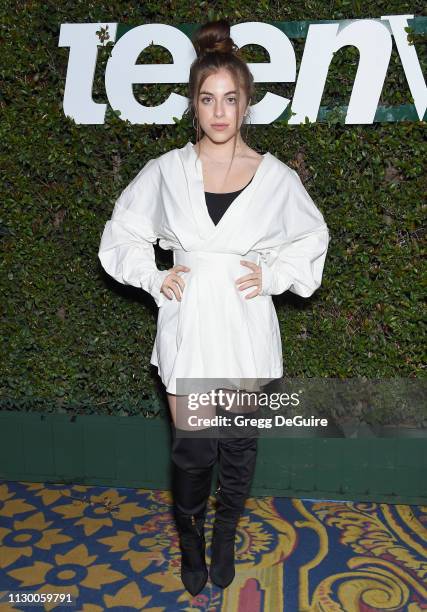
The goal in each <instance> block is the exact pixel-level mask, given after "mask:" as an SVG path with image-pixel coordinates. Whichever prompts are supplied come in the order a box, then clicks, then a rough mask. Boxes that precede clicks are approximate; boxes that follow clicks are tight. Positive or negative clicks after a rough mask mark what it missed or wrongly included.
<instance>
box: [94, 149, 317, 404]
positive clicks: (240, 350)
mask: <svg viewBox="0 0 427 612" xmlns="http://www.w3.org/2000/svg"><path fill="white" fill-rule="evenodd" d="M204 191H205V190H204V185H203V174H202V166H201V161H200V159H197V153H196V151H195V149H194V147H193V144H192V143H191V142H188V143H187V144H186V145H185V146H184V147H182V148H177V149H173V150H171V151H169V152H167V153H165V154H163V155H161V156H159V157H158V158H155V159H151V160H150V161H149V162H148V163H146V164H145V166H144V167H143V168H142V169H141V170H140V171H139V172H138V174H137V175H136V176H135V178H134V179H133V180H132V181H131V182H130V183H129V185H128V186H127V187H126V188H125V189H124V190H123V192H122V193H121V195H120V196H119V198H118V199H117V201H116V203H115V206H114V210H113V213H112V216H111V219H110V220H109V221H107V223H106V225H105V228H104V231H103V234H102V238H101V243H100V247H99V253H98V257H99V259H100V261H101V264H102V266H103V268H104V269H105V270H106V271H107V272H108V274H110V275H111V276H112V277H113V278H115V279H116V280H117V281H118V282H120V283H123V284H125V285H133V286H135V287H141V288H142V289H144V290H145V291H147V292H149V293H150V294H151V295H152V296H153V298H154V300H155V302H156V304H157V306H158V316H157V334H156V339H155V342H154V346H153V350H152V354H151V363H152V364H153V365H155V366H157V368H158V373H159V376H160V377H161V380H162V382H163V383H164V385H165V387H166V391H167V392H168V393H172V394H178V395H181V394H185V393H188V392H192V391H196V390H200V387H199V386H198V385H195V384H194V381H196V380H198V381H203V384H202V390H207V389H210V388H212V389H215V388H218V385H217V384H211V385H210V382H211V381H214V380H215V379H216V380H218V379H219V380H221V381H224V380H225V381H230V383H231V387H233V384H234V388H236V387H237V388H245V384H244V382H243V384H242V382H241V381H242V380H243V381H246V380H249V379H251V380H261V379H263V382H264V383H265V381H269V380H272V379H277V378H281V377H282V376H283V357H282V342H281V337H280V330H279V324H278V320H277V315H276V310H275V307H274V304H273V301H272V297H271V296H272V295H276V294H280V293H282V292H284V291H286V290H289V291H292V292H293V293H296V294H298V295H300V296H303V297H309V296H311V295H312V294H313V292H314V291H315V290H316V289H317V288H318V287H319V286H320V284H321V280H322V274H323V268H324V263H325V258H326V253H327V249H328V244H329V231H328V228H327V226H326V223H325V220H324V218H323V216H322V214H321V212H320V211H319V210H318V208H317V207H316V206H315V204H314V203H313V200H312V199H311V197H310V196H309V194H308V193H307V191H306V190H305V188H304V186H303V184H302V182H301V180H300V178H299V176H298V174H297V173H296V172H295V170H293V169H292V168H290V167H289V166H287V165H286V164H285V163H283V162H282V161H280V160H279V159H278V158H277V157H275V156H274V155H272V154H270V153H266V154H265V155H264V156H263V159H262V161H261V162H260V164H259V166H258V168H257V170H256V173H255V175H254V177H253V180H252V181H251V182H250V183H249V185H248V186H247V187H246V188H245V189H244V190H243V191H242V192H241V193H240V194H239V195H238V196H237V197H236V198H235V199H234V200H233V202H232V203H231V205H230V206H229V208H228V209H227V210H226V212H225V213H224V215H223V216H222V218H221V219H220V221H219V223H218V224H217V225H215V224H214V222H213V221H212V219H211V217H210V215H209V212H208V209H207V206H206V201H205V193H204ZM157 239H159V245H160V247H161V248H163V249H171V250H172V251H173V260H174V264H183V265H185V266H188V267H189V268H190V271H189V272H179V275H180V276H181V277H182V278H183V279H184V282H185V288H184V291H183V294H182V299H181V302H179V301H178V300H177V299H176V298H175V296H173V298H172V299H171V300H170V299H168V298H167V297H166V296H165V295H164V294H163V293H161V292H160V288H161V285H162V283H163V281H164V279H165V277H166V275H167V274H168V273H169V272H168V270H159V269H158V268H157V266H156V262H155V257H154V247H153V245H154V243H155V242H156V241H157ZM240 260H246V261H248V260H249V261H253V262H255V263H256V264H258V265H260V266H261V271H262V291H261V294H259V295H257V296H255V297H253V298H249V299H245V295H247V294H249V293H251V292H252V291H254V289H255V287H253V286H252V287H249V288H247V289H244V290H242V291H239V289H238V286H237V285H235V281H236V280H237V279H238V278H240V277H241V276H244V275H246V274H249V273H250V272H251V270H250V268H248V267H246V266H243V265H241V263H240ZM177 381H179V384H177ZM205 381H207V384H206V382H205ZM239 381H240V382H239ZM196 387H197V388H196ZM255 387H256V385H255ZM227 388H229V387H227ZM248 388H249V386H248Z"/></svg>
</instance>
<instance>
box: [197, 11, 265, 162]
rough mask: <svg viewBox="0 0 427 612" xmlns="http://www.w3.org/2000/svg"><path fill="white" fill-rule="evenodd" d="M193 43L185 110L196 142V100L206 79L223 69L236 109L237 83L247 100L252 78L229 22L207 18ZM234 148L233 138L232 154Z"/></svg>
mask: <svg viewBox="0 0 427 612" xmlns="http://www.w3.org/2000/svg"><path fill="white" fill-rule="evenodd" d="M193 45H194V48H195V50H196V53H197V58H196V59H195V60H194V61H193V63H192V64H191V67H190V76H189V81H188V90H189V99H190V103H189V107H188V109H187V112H189V113H190V115H191V116H192V120H193V122H194V118H196V122H197V123H196V126H197V133H196V144H197V142H198V141H199V140H200V138H201V136H202V132H203V130H202V129H201V127H200V124H199V119H198V116H197V103H198V100H199V95H200V89H201V86H202V84H203V82H204V81H205V79H206V78H207V77H208V76H210V75H211V74H214V73H215V72H217V71H218V70H219V69H221V68H226V69H227V70H228V71H229V72H230V74H231V78H232V80H233V83H234V88H235V90H236V98H237V104H236V108H237V109H239V103H240V91H239V85H240V86H241V87H242V89H243V91H244V92H245V95H246V100H247V102H249V101H250V100H251V98H252V97H253V95H254V79H253V76H252V74H251V72H250V70H249V68H248V66H247V64H246V62H245V61H244V60H243V59H242V57H241V55H240V50H239V48H238V47H237V46H236V45H235V44H234V42H233V39H232V38H231V37H230V24H229V23H228V21H227V20H225V19H220V20H218V21H209V22H208V23H205V24H204V25H202V26H201V27H200V28H199V29H198V30H197V32H196V33H195V35H194V37H193ZM238 112H239V111H238V110H237V113H236V126H235V127H236V131H237V125H238V119H239V118H238ZM235 151H236V138H235V139H234V148H233V157H232V160H233V158H234V153H235Z"/></svg>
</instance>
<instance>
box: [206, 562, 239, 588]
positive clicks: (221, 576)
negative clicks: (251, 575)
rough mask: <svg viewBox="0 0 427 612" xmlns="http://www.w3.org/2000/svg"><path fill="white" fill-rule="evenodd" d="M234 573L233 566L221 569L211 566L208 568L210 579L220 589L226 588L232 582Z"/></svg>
mask: <svg viewBox="0 0 427 612" xmlns="http://www.w3.org/2000/svg"><path fill="white" fill-rule="evenodd" d="M235 574H236V573H235V570H234V567H230V568H222V571H218V570H217V569H216V568H215V567H212V566H211V567H210V569H209V576H210V579H211V581H212V582H213V583H214V584H216V586H219V587H221V588H222V589H225V588H227V587H228V586H229V585H230V584H231V583H232V582H233V580H234V576H235Z"/></svg>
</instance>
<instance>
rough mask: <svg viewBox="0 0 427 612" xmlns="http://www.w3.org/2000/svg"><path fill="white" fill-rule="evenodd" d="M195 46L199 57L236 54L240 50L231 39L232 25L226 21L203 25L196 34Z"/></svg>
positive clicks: (221, 20)
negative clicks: (214, 54)
mask: <svg viewBox="0 0 427 612" xmlns="http://www.w3.org/2000/svg"><path fill="white" fill-rule="evenodd" d="M193 44H194V48H195V50H196V53H197V56H198V57H200V56H201V55H204V54H205V53H215V52H217V53H234V52H235V51H237V50H238V47H237V46H236V45H235V44H234V42H233V39H232V38H231V37H230V24H229V23H228V21H227V20H226V19H220V20H218V21H209V22H208V23H205V24H204V25H202V26H201V27H200V28H199V29H198V30H197V32H196V35H195V37H194V39H193Z"/></svg>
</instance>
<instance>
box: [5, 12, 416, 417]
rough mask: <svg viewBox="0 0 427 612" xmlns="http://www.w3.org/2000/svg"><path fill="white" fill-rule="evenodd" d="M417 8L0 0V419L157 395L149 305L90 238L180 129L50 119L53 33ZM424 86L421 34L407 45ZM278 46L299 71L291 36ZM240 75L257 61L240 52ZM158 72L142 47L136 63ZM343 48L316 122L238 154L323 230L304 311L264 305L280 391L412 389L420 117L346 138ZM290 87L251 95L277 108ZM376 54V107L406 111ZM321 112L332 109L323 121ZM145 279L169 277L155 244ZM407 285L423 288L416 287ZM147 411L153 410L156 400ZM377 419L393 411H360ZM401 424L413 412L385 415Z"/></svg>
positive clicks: (395, 71) (263, 133) (294, 302)
mask: <svg viewBox="0 0 427 612" xmlns="http://www.w3.org/2000/svg"><path fill="white" fill-rule="evenodd" d="M423 7H424V3H422V2H420V1H414V2H403V1H398V0H389V1H387V2H385V1H379V2H376V3H375V4H372V3H370V2H369V3H368V2H366V1H357V0H354V1H350V0H340V1H336V2H320V1H311V0H310V1H308V0H306V1H303V2H299V3H297V2H291V3H271V2H266V1H264V0H256V1H252V0H247V1H246V2H244V3H242V2H235V1H233V0H228V1H227V2H216V3H215V12H214V11H213V10H212V9H210V10H209V12H208V8H209V4H208V3H207V2H191V3H190V2H173V1H169V2H167V1H164V0H163V1H162V2H160V1H159V2H143V3H136V2H121V1H117V2H114V3H112V4H111V3H108V4H107V3H105V2H97V1H93V2H82V1H81V0H76V1H75V2H73V3H59V4H58V3H54V2H52V1H48V2H39V1H31V0H28V1H24V0H17V1H16V2H13V3H8V2H6V3H3V4H2V8H1V9H0V11H1V23H2V26H1V28H2V65H1V68H0V70H1V79H2V87H1V93H0V106H1V111H2V121H1V124H0V132H1V134H0V136H1V142H2V147H1V164H0V167H1V186H2V209H1V215H0V236H1V244H2V257H1V277H0V283H1V292H2V296H3V298H2V301H1V302H2V304H1V307H2V312H1V320H2V329H1V343H2V349H1V354H2V365H1V389H0V406H1V408H2V409H4V410H12V409H13V410H36V411H48V412H74V413H79V414H90V413H99V414H101V413H102V414H125V413H129V414H147V413H148V414H149V415H155V414H156V411H157V410H158V408H159V406H160V407H161V406H162V404H161V400H162V398H163V396H164V391H163V389H164V388H163V385H162V384H161V381H160V379H159V378H158V376H157V373H156V372H157V370H156V368H154V367H153V366H151V365H150V364H149V360H150V355H151V350H152V346H153V342H154V337H155V332H156V316H157V306H156V305H155V303H154V300H153V299H152V298H151V296H150V295H148V294H146V293H144V292H143V291H142V290H138V289H136V288H133V287H129V286H123V285H120V284H119V283H117V282H115V281H114V280H113V279H111V278H110V277H109V276H108V275H107V274H106V273H105V272H104V271H103V269H102V267H101V265H100V262H99V260H98V257H97V252H98V247H99V242H100V237H101V234H102V231H103V228H104V225H105V223H106V221H107V220H108V219H109V217H110V215H111V212H112V210H113V206H114V202H115V200H116V198H117V197H118V195H119V194H120V192H121V191H122V189H124V187H125V186H126V185H127V184H128V183H129V182H130V180H131V179H132V178H133V177H134V176H135V175H136V174H137V172H138V171H139V170H140V169H141V167H142V166H143V165H144V164H145V163H146V162H147V161H148V160H149V159H151V158H152V157H157V156H159V155H161V154H162V153H164V152H166V151H168V150H170V149H172V148H174V147H181V146H183V145H184V144H185V143H186V142H188V140H192V141H193V142H195V140H194V129H193V127H192V125H191V124H190V122H189V120H188V119H187V118H185V117H184V118H183V119H180V120H178V119H177V120H176V123H175V124H174V125H165V126H163V125H132V124H130V123H129V122H125V121H122V120H121V119H120V117H119V115H117V114H116V113H115V112H114V111H113V110H112V109H111V108H110V107H108V112H107V116H106V120H105V124H104V125H77V124H76V123H75V122H74V121H73V120H72V119H70V118H67V117H65V115H64V111H63V106H62V104H63V95H64V84H65V76H66V70H67V62H68V55H69V49H68V48H65V47H58V40H59V31H60V25H61V23H78V22H87V23H93V22H98V21H99V22H108V21H117V22H118V23H120V24H123V25H124V26H128V27H129V26H135V25H140V24H143V23H166V24H171V25H175V26H179V27H182V26H184V24H185V27H187V31H188V32H189V33H190V32H191V31H192V30H194V28H196V27H197V26H198V24H200V23H203V22H204V21H206V19H217V18H222V17H225V18H227V19H229V21H230V22H231V24H232V25H233V24H235V23H239V22H244V21H264V22H274V21H305V20H313V21H317V20H321V19H325V20H342V19H358V18H367V17H370V18H380V17H381V15H393V14H408V13H409V14H414V15H415V16H417V17H418V16H422V14H423V13H422V10H423ZM408 35H409V36H411V37H412V41H413V43H414V44H415V46H416V50H417V54H418V57H419V60H420V62H421V67H422V69H423V71H424V72H425V66H426V53H425V37H424V35H423V34H420V33H416V32H409V34H408ZM292 44H293V46H294V48H295V52H296V56H297V71H298V69H299V65H300V61H301V57H302V53H303V49H304V44H305V38H304V37H301V38H294V39H292ZM244 51H245V58H246V59H247V60H248V61H251V62H262V61H268V56H267V55H266V53H265V51H264V50H263V49H262V48H260V47H258V46H255V45H253V46H252V45H251V46H247V47H245V49H244ZM110 52H111V47H110V45H106V46H104V47H99V55H98V61H97V66H96V74H95V83H94V88H93V100H94V101H95V102H104V103H105V102H108V100H107V98H106V95H105V90H104V72H105V65H106V62H107V60H108V57H109V54H110ZM169 61H171V56H170V54H169V52H168V51H167V50H166V49H164V48H161V47H158V46H154V45H153V46H151V47H150V48H148V49H146V50H144V51H143V52H142V53H141V54H140V57H139V62H140V63H156V62H158V63H165V62H169ZM357 65H358V51H357V49H356V48H354V47H348V46H347V47H344V48H342V49H341V50H339V51H338V52H337V53H336V54H335V55H334V59H333V62H332V64H331V67H330V71H329V75H328V80H327V84H326V87H325V91H324V95H323V98H322V102H321V105H322V107H327V108H329V109H332V110H333V111H334V112H331V113H329V114H328V115H327V116H326V118H325V119H324V120H323V121H319V122H317V123H309V122H306V124H304V125H289V124H288V123H287V119H286V118H282V119H281V120H280V121H276V122H275V123H274V124H271V125H266V126H250V127H249V131H248V143H249V145H250V146H251V147H253V148H255V149H256V150H257V151H259V152H260V153H264V152H266V151H270V152H271V153H272V154H273V155H276V156H277V157H279V158H280V159H281V160H282V161H284V162H285V163H287V164H288V165H289V166H291V167H292V168H294V169H295V170H296V171H297V172H298V174H299V175H300V177H301V179H302V181H303V183H304V185H305V187H306V189H307V190H308V192H309V193H310V195H311V196H312V198H313V200H314V202H315V203H316V205H317V206H318V207H319V208H320V210H321V211H322V213H323V214H324V216H325V220H326V222H327V224H328V227H329V229H330V233H331V242H330V245H329V253H328V257H327V261H326V267H325V271H324V277H323V283H322V286H321V288H320V289H319V290H318V291H317V292H316V293H315V294H314V295H313V296H312V297H311V298H309V299H304V298H300V297H298V296H296V295H294V294H291V293H290V292H286V293H285V294H283V295H281V296H276V297H275V298H274V302H275V305H276V309H277V313H278V318H279V322H280V326H281V331H282V340H283V357H284V365H285V375H286V376H290V377H294V376H295V377H297V376H306V377H338V378H353V377H367V378H393V377H410V378H417V377H424V376H425V368H424V362H423V357H424V353H423V348H424V346H425V321H424V320H423V315H424V312H423V301H422V298H423V291H422V278H423V275H424V270H425V268H424V267H423V263H422V262H423V260H422V255H423V253H424V245H423V239H424V228H423V212H425V203H424V201H423V198H425V192H426V173H425V152H426V148H425V142H424V139H425V121H420V120H418V119H415V120H411V121H401V122H399V121H398V122H389V123H374V124H372V125H348V126H346V125H345V124H344V122H343V114H342V112H341V111H340V108H341V107H343V106H346V105H347V104H348V100H349V97H350V94H351V90H352V87H353V81H354V78H355V75H356V70H357ZM294 87H295V84H294V83H289V84H287V83H284V84H282V83H278V84H274V83H273V84H258V85H257V95H256V99H255V102H257V101H259V100H260V99H261V98H262V97H263V96H264V94H265V92H266V91H267V90H268V91H271V92H273V93H277V94H280V95H284V96H286V97H289V98H291V99H292V95H293V90H294ZM172 91H175V92H177V93H179V94H182V95H186V85H185V84H182V85H176V84H174V85H168V84H166V85H164V84H161V85H135V86H134V93H135V96H136V97H137V99H138V100H140V102H141V104H146V105H156V104H159V103H161V102H162V101H163V100H164V99H165V98H166V97H167V96H168V95H169V94H170V93H171V92H172ZM412 103H413V99H412V97H411V94H410V91H409V88H408V84H407V81H406V78H405V75H404V72H403V68H402V65H401V61H400V59H399V55H398V53H397V50H396V46H395V44H394V43H393V51H392V56H391V61H390V66H389V70H388V73H387V77H386V81H385V83H384V88H383V92H382V95H381V100H380V105H382V106H399V105H405V104H412ZM334 109H335V110H334ZM156 255H157V259H158V266H159V268H169V267H171V265H172V257H171V253H170V252H165V251H162V250H161V249H160V248H159V247H156ZM424 278H425V276H424ZM159 401H160V403H159ZM375 418H376V419H378V420H379V421H381V422H384V423H386V422H390V420H392V419H393V418H396V415H390V414H378V415H375ZM405 418H407V419H409V420H410V421H411V422H412V421H413V420H414V419H415V420H416V422H417V424H420V423H422V422H423V421H425V420H426V419H427V416H426V415H425V414H424V415H422V414H421V415H419V414H417V415H399V419H400V420H401V421H402V420H403V421H404V420H405Z"/></svg>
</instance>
